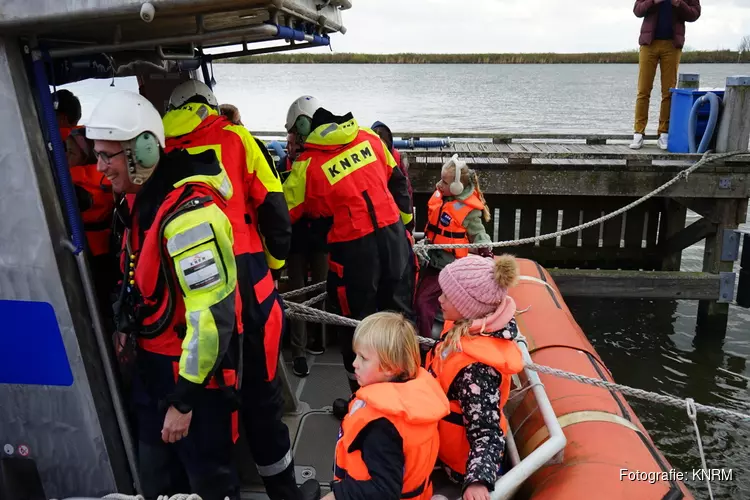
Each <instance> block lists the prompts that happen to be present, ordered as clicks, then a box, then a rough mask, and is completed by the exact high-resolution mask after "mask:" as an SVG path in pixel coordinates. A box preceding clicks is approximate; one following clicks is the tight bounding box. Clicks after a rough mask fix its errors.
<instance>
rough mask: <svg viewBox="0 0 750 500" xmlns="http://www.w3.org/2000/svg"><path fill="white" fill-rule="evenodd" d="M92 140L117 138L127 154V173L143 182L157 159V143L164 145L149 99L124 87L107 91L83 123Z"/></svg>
mask: <svg viewBox="0 0 750 500" xmlns="http://www.w3.org/2000/svg"><path fill="white" fill-rule="evenodd" d="M86 137H87V138H88V139H91V140H100V141H118V142H121V143H123V149H124V150H125V152H126V155H127V157H128V175H129V176H130V179H131V180H132V181H133V183H135V184H143V183H144V182H145V181H146V180H147V179H148V178H149V177H150V176H151V173H152V171H153V167H155V166H156V164H157V163H158V162H159V156H160V154H161V153H160V150H159V146H161V147H162V148H163V147H165V142H164V124H163V122H162V120H161V116H160V115H159V112H158V111H156V108H155V107H154V106H153V104H151V103H150V102H149V101H148V99H146V98H145V97H143V96H142V95H140V94H136V93H134V92H129V91H127V90H115V91H113V92H110V93H108V94H106V95H105V96H104V97H103V98H102V99H101V100H100V101H99V103H98V104H97V105H96V107H95V108H94V111H92V113H91V117H90V118H89V120H88V123H87V124H86Z"/></svg>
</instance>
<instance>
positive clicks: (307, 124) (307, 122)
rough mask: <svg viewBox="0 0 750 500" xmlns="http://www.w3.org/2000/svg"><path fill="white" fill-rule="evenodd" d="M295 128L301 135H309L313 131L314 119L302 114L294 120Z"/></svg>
mask: <svg viewBox="0 0 750 500" xmlns="http://www.w3.org/2000/svg"><path fill="white" fill-rule="evenodd" d="M294 128H296V129H297V133H298V134H299V135H301V136H302V137H307V136H308V135H310V133H311V132H312V120H311V119H310V118H309V117H307V116H305V115H301V116H300V117H298V118H297V121H296V122H294Z"/></svg>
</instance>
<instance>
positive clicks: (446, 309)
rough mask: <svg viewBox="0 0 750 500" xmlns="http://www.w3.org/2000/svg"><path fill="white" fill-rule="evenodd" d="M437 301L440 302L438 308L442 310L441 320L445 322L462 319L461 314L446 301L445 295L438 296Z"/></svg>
mask: <svg viewBox="0 0 750 500" xmlns="http://www.w3.org/2000/svg"><path fill="white" fill-rule="evenodd" d="M438 300H439V301H440V308H441V309H442V310H443V319H445V320H446V321H458V320H460V319H464V317H463V316H462V315H461V313H460V312H458V309H456V306H454V305H453V303H452V302H451V301H450V300H448V297H447V296H446V295H445V294H442V295H440V298H439V299H438Z"/></svg>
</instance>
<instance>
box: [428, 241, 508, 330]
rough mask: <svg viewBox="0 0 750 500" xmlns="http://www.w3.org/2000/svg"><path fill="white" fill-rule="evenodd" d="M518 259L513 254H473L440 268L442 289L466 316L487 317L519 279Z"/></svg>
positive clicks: (469, 317) (439, 279)
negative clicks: (488, 255) (493, 256)
mask: <svg viewBox="0 0 750 500" xmlns="http://www.w3.org/2000/svg"><path fill="white" fill-rule="evenodd" d="M518 273H519V271H518V262H516V259H515V257H513V256H512V255H507V254H505V255H501V256H499V257H495V259H494V260H493V259H492V258H490V257H480V256H478V255H474V254H469V255H467V256H466V257H463V258H460V259H457V260H455V261H454V262H451V263H450V264H448V265H447V266H445V269H443V270H442V271H440V276H438V282H439V283H440V288H441V289H442V290H443V293H444V294H445V295H446V297H447V298H448V300H450V301H451V304H453V305H454V306H455V308H456V309H457V310H458V312H460V313H461V315H462V316H463V317H464V318H466V319H478V318H483V317H485V316H487V315H489V314H491V313H493V312H494V311H495V310H496V309H497V307H498V306H499V305H500V304H501V303H502V302H503V300H504V299H505V297H506V296H507V295H508V288H509V287H511V286H513V285H514V284H515V283H516V281H517V280H518Z"/></svg>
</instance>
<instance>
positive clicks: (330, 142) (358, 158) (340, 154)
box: [284, 115, 413, 243]
mask: <svg viewBox="0 0 750 500" xmlns="http://www.w3.org/2000/svg"><path fill="white" fill-rule="evenodd" d="M334 118H336V117H334ZM337 120H338V121H340V122H341V123H337V122H333V123H326V124H323V125H320V126H318V127H316V128H315V130H313V132H312V133H311V134H310V136H308V138H307V141H306V142H305V146H304V150H303V151H302V153H300V155H299V156H298V157H297V160H296V161H295V162H294V164H293V165H292V172H291V174H290V175H289V177H288V178H287V180H286V182H285V183H284V196H285V197H286V202H287V205H288V206H289V212H290V214H291V217H292V223H294V222H296V221H297V220H299V219H300V218H301V217H303V216H308V217H310V218H313V219H314V218H333V225H332V227H331V230H330V231H329V232H328V242H329V243H338V242H343V241H352V240H356V239H359V238H362V237H364V236H367V235H368V234H370V233H372V232H374V231H375V230H376V229H379V228H383V227H386V226H390V225H391V224H395V223H397V222H398V221H399V217H400V218H401V220H402V221H403V223H404V224H408V223H409V222H410V221H411V220H412V217H413V216H412V207H411V202H410V201H409V193H408V189H407V185H406V179H405V177H404V176H403V174H402V173H401V171H400V170H399V169H398V166H397V165H396V162H395V160H394V159H393V156H392V155H391V153H390V151H388V148H387V146H386V145H385V144H384V143H383V142H382V141H381V140H380V137H379V136H378V135H377V134H376V133H375V132H373V131H372V130H369V129H364V128H360V127H359V125H358V124H357V121H356V120H355V119H354V118H352V117H351V115H346V116H344V117H342V118H338V119H337Z"/></svg>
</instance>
